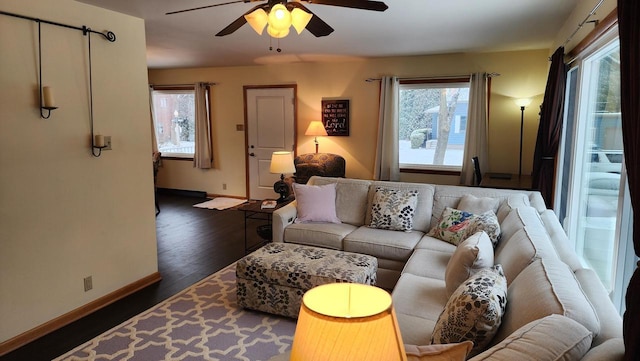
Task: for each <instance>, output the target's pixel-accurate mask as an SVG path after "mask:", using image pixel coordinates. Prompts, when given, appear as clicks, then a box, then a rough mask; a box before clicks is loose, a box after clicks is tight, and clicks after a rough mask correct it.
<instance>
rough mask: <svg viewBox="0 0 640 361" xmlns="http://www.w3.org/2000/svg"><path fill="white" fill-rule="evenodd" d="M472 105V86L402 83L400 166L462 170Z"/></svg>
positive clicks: (463, 84)
mask: <svg viewBox="0 0 640 361" xmlns="http://www.w3.org/2000/svg"><path fill="white" fill-rule="evenodd" d="M468 106H469V84H468V83H449V84H437V83H427V84H424V83H423V84H401V85H400V109H399V114H398V115H399V117H398V118H399V119H398V121H399V133H398V136H399V155H400V167H402V168H428V169H434V168H435V169H438V168H441V169H460V167H461V166H462V160H463V158H464V142H465V138H466V129H467V110H468Z"/></svg>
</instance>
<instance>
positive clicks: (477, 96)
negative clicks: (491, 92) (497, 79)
mask: <svg viewBox="0 0 640 361" xmlns="http://www.w3.org/2000/svg"><path fill="white" fill-rule="evenodd" d="M487 77H488V76H487V74H486V73H475V74H472V75H471V84H470V89H469V113H468V114H467V119H468V121H467V135H466V140H465V144H464V155H465V157H464V159H463V160H462V172H461V173H460V184H463V185H473V162H472V161H471V158H472V157H474V156H477V157H478V163H479V165H480V170H481V171H482V172H486V171H487V166H488V164H489V162H488V160H487V158H488V157H489V140H488V139H489V137H488V131H487V129H488V117H487Z"/></svg>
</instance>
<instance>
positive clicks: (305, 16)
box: [291, 8, 313, 35]
mask: <svg viewBox="0 0 640 361" xmlns="http://www.w3.org/2000/svg"><path fill="white" fill-rule="evenodd" d="M312 17H313V14H309V13H308V12H306V11H304V10H302V9H298V8H295V9H293V11H291V25H293V27H294V28H295V29H296V31H297V32H298V35H300V33H302V31H303V30H304V29H305V28H306V27H307V24H309V21H311V18H312Z"/></svg>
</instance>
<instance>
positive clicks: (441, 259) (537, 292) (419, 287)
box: [273, 177, 624, 360]
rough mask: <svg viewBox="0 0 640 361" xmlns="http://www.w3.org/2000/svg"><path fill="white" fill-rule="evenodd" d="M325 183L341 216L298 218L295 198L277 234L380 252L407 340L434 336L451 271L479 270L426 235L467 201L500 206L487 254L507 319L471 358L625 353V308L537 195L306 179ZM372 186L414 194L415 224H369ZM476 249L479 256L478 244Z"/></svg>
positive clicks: (279, 217) (381, 272) (382, 275)
mask: <svg viewBox="0 0 640 361" xmlns="http://www.w3.org/2000/svg"><path fill="white" fill-rule="evenodd" d="M329 184H335V192H336V199H335V205H336V215H337V217H338V218H339V220H340V221H341V223H326V222H318V223H316V222H311V223H295V222H294V220H295V219H296V215H297V208H296V206H297V205H296V202H292V203H291V204H289V205H287V206H285V207H283V208H281V209H279V210H277V211H276V212H274V214H273V240H274V242H290V243H298V244H305V245H310V246H316V247H325V248H331V249H338V250H344V251H348V252H356V253H363V254H368V255H372V256H375V257H377V258H378V286H380V287H383V288H386V289H389V290H392V297H393V301H394V307H395V310H396V313H397V315H398V323H399V325H400V329H401V332H402V337H403V341H404V342H405V343H406V344H411V345H427V344H429V343H430V342H431V339H432V336H434V335H433V333H434V327H435V326H436V324H437V323H438V319H439V317H441V314H444V313H445V312H443V310H445V308H447V307H448V304H447V302H448V301H449V298H450V296H451V290H452V289H455V287H453V288H452V287H451V285H449V286H450V287H449V291H448V290H447V282H449V283H451V282H450V281H449V279H450V277H453V276H457V277H458V278H460V272H459V271H456V272H457V274H452V272H454V271H453V270H458V269H463V270H466V271H468V272H469V274H473V273H474V272H475V271H474V270H473V269H471V268H473V264H470V265H466V266H464V267H462V265H460V264H457V260H459V259H461V258H460V255H461V254H464V253H463V250H462V249H461V250H459V251H458V253H456V251H457V250H458V248H459V247H457V246H456V245H454V244H451V243H448V242H445V241H443V240H440V239H438V238H435V237H432V236H429V235H428V233H429V231H430V230H431V229H432V228H433V227H434V226H436V225H437V224H438V221H439V220H440V217H441V216H442V214H443V211H445V209H447V207H449V208H451V209H458V207H459V206H461V205H462V206H463V208H464V207H467V208H469V207H471V209H462V210H465V211H468V212H471V213H479V212H485V211H486V209H480V208H490V210H491V211H493V213H495V215H496V218H497V220H498V222H499V224H500V231H501V237H500V239H499V242H498V243H497V245H495V250H494V253H493V254H491V255H489V257H490V258H493V262H492V263H493V264H500V265H501V267H502V271H503V273H504V277H505V278H506V308H505V309H504V314H503V315H502V317H501V324H500V326H499V328H498V329H497V333H496V334H495V336H493V337H492V341H491V342H490V344H488V345H486V347H483V349H482V350H475V352H474V353H473V355H472V356H473V358H472V360H485V359H487V360H515V359H518V360H540V359H545V358H546V357H548V358H550V359H575V358H578V359H580V358H581V359H582V360H616V359H622V356H623V354H624V345H623V341H622V319H621V317H620V315H619V314H618V312H617V310H616V309H615V307H614V306H613V304H612V302H611V301H610V300H609V297H608V294H607V291H606V290H605V288H604V287H603V286H602V283H601V282H600V280H599V279H598V277H597V276H596V274H595V273H594V272H593V271H591V270H589V269H586V268H584V267H583V266H582V263H581V261H580V259H579V258H578V256H577V255H576V253H575V252H574V251H573V250H572V249H571V247H570V245H569V241H568V239H567V236H566V234H565V233H564V231H563V229H562V227H561V225H560V223H559V222H558V219H557V217H556V216H555V214H554V212H553V211H552V210H548V209H546V207H545V204H544V201H543V199H542V197H541V196H540V194H539V193H538V192H534V191H516V190H504V189H491V188H479V187H461V186H447V185H434V184H418V183H403V182H381V181H370V180H360V179H345V178H328V177H312V178H311V179H310V180H309V182H308V185H315V186H323V185H329ZM376 189H378V190H380V189H391V190H415V191H417V192H418V194H417V204H416V207H415V214H414V215H413V225H412V230H411V231H406V232H404V231H396V230H386V229H377V228H371V227H368V225H370V224H371V220H372V212H371V206H372V200H373V199H374V194H375V192H376ZM478 236H479V235H478ZM465 247H469V246H468V245H466V243H465ZM470 247H471V248H470V249H472V250H474V252H476V253H477V254H479V253H478V252H479V251H478V247H475V246H473V245H472V246H470ZM474 247H475V248H474ZM460 248H462V247H460ZM465 249H466V248H465ZM483 254H486V252H485V251H483ZM467 256H468V255H467ZM452 258H454V260H455V261H454V262H449V260H450V259H452ZM463 258H464V257H463ZM472 261H473V260H472ZM476 261H477V259H476ZM484 261H486V260H484ZM450 263H451V264H450ZM454 263H455V264H454ZM456 265H457V267H456ZM460 267H462V268H460ZM465 267H466V268H465ZM470 267H471V268H470ZM447 270H449V274H447ZM464 277H466V274H465V276H464ZM454 278H455V277H454ZM551 315H553V316H551ZM558 355H560V356H558Z"/></svg>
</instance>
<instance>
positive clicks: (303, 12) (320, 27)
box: [166, 0, 388, 38]
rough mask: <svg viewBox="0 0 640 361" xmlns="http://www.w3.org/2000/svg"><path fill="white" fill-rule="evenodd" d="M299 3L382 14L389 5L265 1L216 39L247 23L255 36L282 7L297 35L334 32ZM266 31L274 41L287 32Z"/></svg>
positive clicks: (354, 0) (362, 0)
mask: <svg viewBox="0 0 640 361" xmlns="http://www.w3.org/2000/svg"><path fill="white" fill-rule="evenodd" d="M258 1H261V0H235V1H228V2H224V3H220V4H213V5H207V6H200V7H196V8H191V9H184V10H178V11H172V12H168V13H166V15H171V14H178V13H183V12H187V11H194V10H201V9H207V8H212V7H216V6H222V5H229V4H235V3H243V2H244V3H250V2H258ZM262 1H264V0H262ZM302 2H307V3H310V4H321V5H330V6H339V7H345V8H352V9H362V10H373V11H385V10H387V8H388V6H387V5H386V4H385V3H384V2H382V1H369V0H294V1H287V0H267V1H266V2H264V3H262V4H260V5H257V6H255V7H253V8H252V9H251V10H249V11H247V12H246V13H244V14H242V16H240V17H239V18H237V19H236V20H235V21H233V22H232V23H231V24H229V25H227V27H225V28H224V29H222V30H220V32H218V33H217V34H216V36H225V35H229V34H231V33H233V32H235V31H236V30H238V29H240V27H242V25H244V24H245V23H247V22H249V23H250V25H251V26H252V27H253V28H254V30H255V31H256V32H257V33H258V34H262V29H264V27H265V26H266V24H267V20H266V19H267V18H266V17H267V16H270V15H271V13H272V12H273V13H274V14H275V13H276V10H281V9H283V8H286V10H287V12H289V13H290V15H293V17H294V19H293V20H294V21H293V26H294V27H295V28H296V30H297V31H298V33H300V32H302V30H303V29H307V30H309V32H310V33H311V34H313V35H315V36H316V37H320V36H327V35H329V34H331V33H332V32H333V28H332V27H331V26H329V24H327V23H325V22H324V21H323V20H322V19H320V18H319V17H318V16H316V15H315V14H313V13H312V12H311V11H310V10H309V9H307V7H305V6H304V5H302ZM272 10H273V11H272ZM267 14H268V15H267ZM296 15H298V16H302V20H300V21H298V22H296ZM256 17H258V18H259V19H262V20H258V21H256V20H255V18H256ZM291 23H292V22H291V21H289V26H290V25H292V24H291ZM256 24H257V25H256ZM269 24H271V22H269ZM267 31H268V32H269V35H271V36H272V37H276V38H280V37H284V36H286V35H287V34H288V33H289V30H288V26H287V29H286V33H285V32H284V31H280V32H278V31H274V30H272V29H271V26H269V27H268V28H267Z"/></svg>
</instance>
